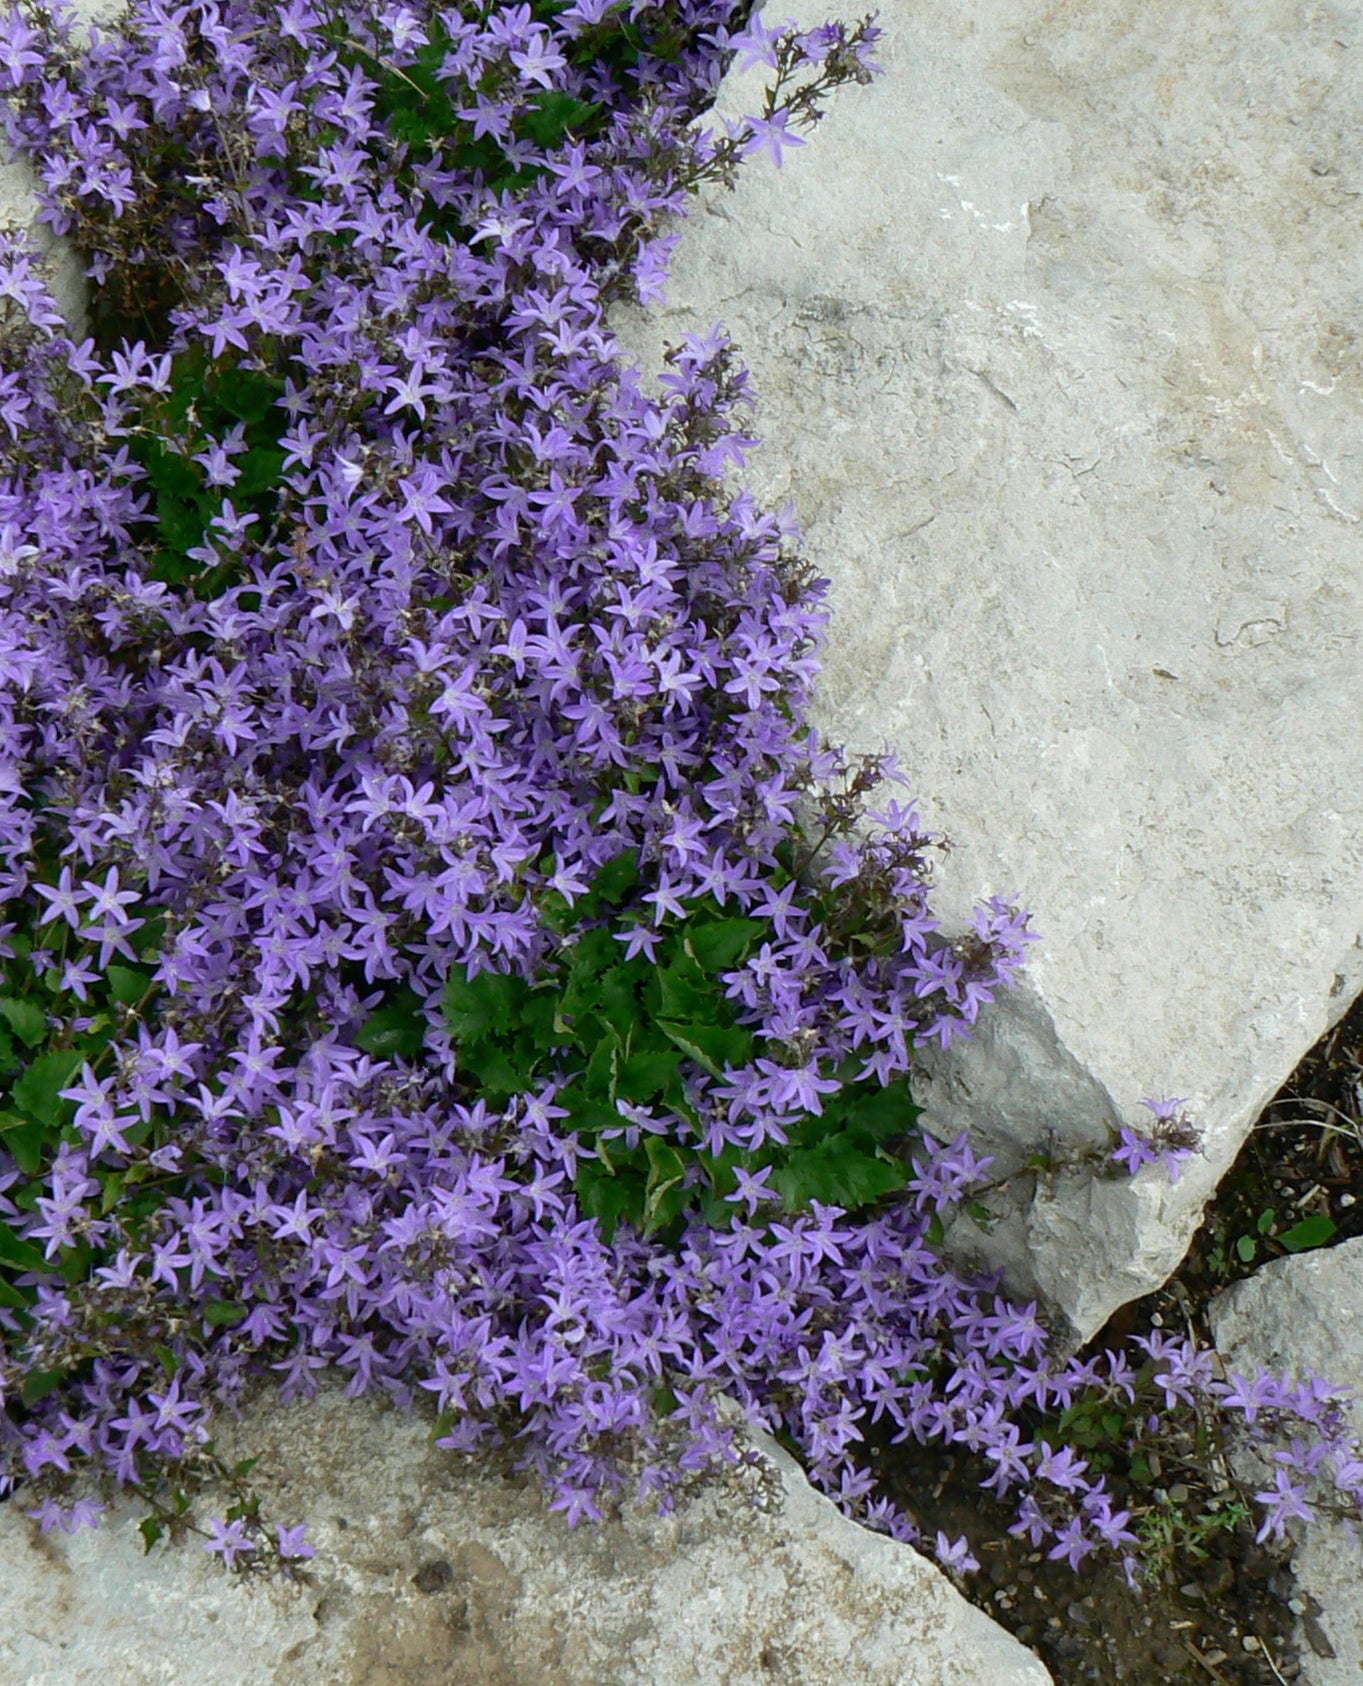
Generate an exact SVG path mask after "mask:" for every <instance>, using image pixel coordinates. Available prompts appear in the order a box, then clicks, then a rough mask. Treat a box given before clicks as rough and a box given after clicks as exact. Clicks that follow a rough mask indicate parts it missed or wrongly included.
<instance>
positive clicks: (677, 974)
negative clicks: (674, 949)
mask: <svg viewBox="0 0 1363 1686" xmlns="http://www.w3.org/2000/svg"><path fill="white" fill-rule="evenodd" d="M657 979H658V987H659V989H660V990H661V992H662V1017H663V1018H665V1019H672V1020H674V1021H676V1022H677V1023H680V1024H697V1023H703V1022H704V1021H705V1020H707V1019H713V1018H714V1017H715V1014H716V1011H717V1008H718V1005H719V1003H720V1002H722V1001H723V1000H724V993H723V990H722V989H720V988H718V987H717V986H716V984H715V981H714V980H713V979H712V978H709V977H707V976H706V975H705V973H704V972H702V971H701V969H700V967H699V966H698V965H697V964H696V962H695V961H694V960H693V959H692V958H691V956H690V955H689V954H684V953H683V954H679V955H678V956H677V958H676V959H675V960H674V961H673V962H672V963H671V965H668V966H661V967H659V969H658V972H657Z"/></svg>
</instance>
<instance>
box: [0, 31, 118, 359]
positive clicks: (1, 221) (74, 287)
mask: <svg viewBox="0 0 1363 1686" xmlns="http://www.w3.org/2000/svg"><path fill="white" fill-rule="evenodd" d="M70 3H71V7H72V9H73V11H74V12H75V14H76V35H77V39H78V40H84V39H87V38H88V34H89V28H90V25H91V24H100V23H102V24H106V25H107V24H108V23H110V22H111V21H112V20H113V19H114V18H115V17H116V16H117V15H118V13H119V12H121V11H122V10H123V9H124V0H70ZM0 157H3V159H4V162H0V228H26V229H30V230H31V231H32V232H33V233H34V234H36V235H37V237H38V239H39V240H40V241H41V243H42V246H43V250H44V251H45V252H46V254H47V256H48V258H49V260H50V262H51V265H52V273H51V275H50V276H48V277H47V279H48V283H49V285H50V287H51V289H52V296H53V298H54V299H55V300H56V303H57V308H58V310H60V311H61V313H62V315H63V316H64V317H65V318H66V323H67V326H68V328H69V329H70V330H71V332H72V334H73V335H74V336H75V337H76V339H77V341H79V340H80V339H81V338H82V337H83V336H84V334H85V333H86V331H87V325H88V316H89V286H88V283H87V281H86V276H85V262H84V260H83V259H82V258H81V256H80V254H79V252H78V251H77V250H76V248H75V247H74V246H73V245H72V244H71V242H70V241H69V240H65V239H59V238H58V237H57V236H56V235H54V234H53V233H52V230H51V229H50V228H48V227H47V225H46V224H45V223H39V221H38V202H37V198H36V191H37V186H38V176H37V172H36V171H35V170H34V168H33V166H32V165H31V164H30V163H29V162H28V160H27V159H26V158H20V157H18V156H15V155H12V154H10V152H9V148H8V147H7V146H6V145H5V143H4V141H3V138H0Z"/></svg>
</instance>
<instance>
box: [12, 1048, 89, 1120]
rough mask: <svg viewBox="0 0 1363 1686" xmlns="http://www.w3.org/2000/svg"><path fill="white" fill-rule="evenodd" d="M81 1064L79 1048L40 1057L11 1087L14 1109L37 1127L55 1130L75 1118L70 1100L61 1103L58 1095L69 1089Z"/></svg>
mask: <svg viewBox="0 0 1363 1686" xmlns="http://www.w3.org/2000/svg"><path fill="white" fill-rule="evenodd" d="M84 1063H85V1051H84V1050H83V1049H81V1048H58V1049H56V1050H55V1051H54V1052H53V1053H50V1054H41V1055H39V1057H38V1058H37V1059H36V1060H34V1061H33V1063H32V1065H30V1066H29V1068H28V1070H27V1071H26V1072H25V1073H24V1075H23V1076H22V1077H21V1078H20V1079H19V1081H18V1082H17V1083H16V1084H15V1085H14V1090H13V1095H14V1101H15V1104H16V1105H17V1106H20V1107H22V1108H23V1110H24V1111H25V1112H26V1113H27V1114H28V1115H29V1117H30V1118H35V1119H37V1121H38V1122H39V1123H40V1124H50V1125H52V1126H53V1127H56V1126H58V1125H61V1124H65V1123H66V1122H68V1120H69V1119H71V1118H73V1117H74V1116H75V1111H76V1107H75V1103H74V1101H64V1100H62V1099H61V1096H60V1094H59V1093H58V1091H59V1090H61V1089H67V1088H69V1087H70V1086H71V1079H72V1078H73V1077H74V1076H75V1075H76V1073H77V1072H78V1071H79V1070H80V1068H81V1066H82V1065H84Z"/></svg>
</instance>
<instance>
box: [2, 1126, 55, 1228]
mask: <svg viewBox="0 0 1363 1686" xmlns="http://www.w3.org/2000/svg"><path fill="white" fill-rule="evenodd" d="M7 1116H11V1115H7ZM0 1128H3V1131H4V1136H5V1146H6V1147H7V1148H8V1149H9V1151H10V1152H11V1154H13V1156H14V1163H15V1164H16V1165H17V1166H18V1167H19V1169H20V1170H21V1171H22V1172H23V1173H24V1175H25V1176H26V1177H36V1176H37V1175H38V1173H39V1171H40V1170H41V1169H42V1164H43V1146H44V1144H45V1142H46V1139H47V1136H48V1133H49V1132H48V1129H47V1126H46V1125H44V1124H35V1123H33V1122H32V1120H31V1119H27V1118H21V1119H20V1120H19V1121H18V1122H17V1123H13V1124H5V1125H3V1126H0ZM30 1192H31V1195H32V1197H33V1198H36V1197H37V1195H38V1193H39V1190H38V1189H37V1188H34V1189H32V1190H31V1191H30V1190H28V1189H25V1190H24V1191H23V1193H22V1194H21V1195H16V1196H15V1199H16V1201H18V1203H19V1204H20V1206H23V1205H24V1197H25V1196H28V1195H30ZM27 1209H28V1210H32V1207H31V1206H30V1207H28V1208H27Z"/></svg>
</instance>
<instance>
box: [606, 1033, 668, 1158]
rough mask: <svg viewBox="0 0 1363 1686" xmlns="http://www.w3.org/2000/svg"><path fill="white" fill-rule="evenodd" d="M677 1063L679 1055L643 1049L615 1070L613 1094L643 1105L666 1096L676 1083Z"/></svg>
mask: <svg viewBox="0 0 1363 1686" xmlns="http://www.w3.org/2000/svg"><path fill="white" fill-rule="evenodd" d="M681 1062H682V1056H681V1055H680V1054H679V1053H676V1052H674V1051H673V1050H672V1049H671V1048H660V1049H656V1050H650V1049H645V1050H644V1051H643V1052H641V1053H637V1054H631V1055H630V1057H629V1058H628V1059H627V1060H625V1061H624V1062H623V1063H622V1064H621V1065H620V1067H619V1071H618V1073H617V1075H616V1081H615V1088H616V1094H617V1095H619V1096H623V1098H624V1099H625V1100H627V1101H633V1102H634V1103H635V1105H637V1106H643V1105H644V1104H645V1103H646V1102H647V1101H651V1100H653V1099H655V1098H656V1097H657V1096H659V1095H663V1094H666V1092H667V1090H668V1089H669V1088H670V1087H671V1086H672V1085H673V1084H674V1083H675V1082H676V1081H677V1077H678V1072H679V1071H680V1069H681ZM650 1139H652V1138H650Z"/></svg>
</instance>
